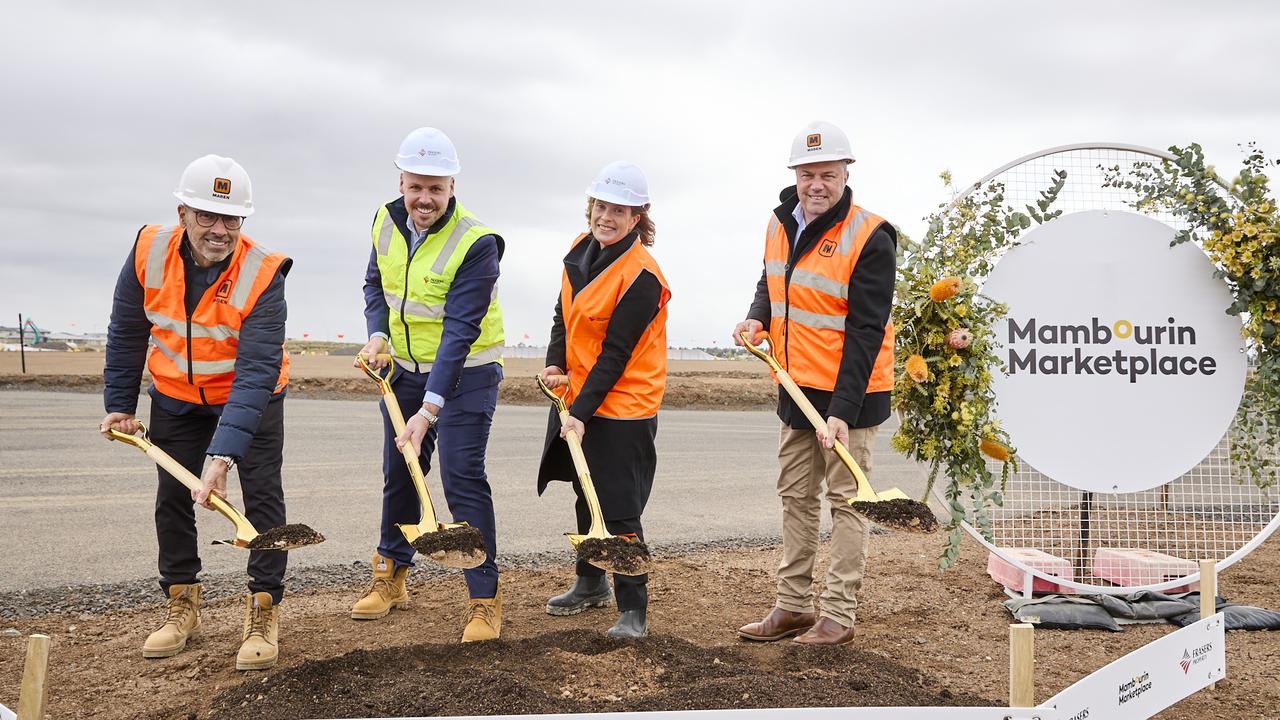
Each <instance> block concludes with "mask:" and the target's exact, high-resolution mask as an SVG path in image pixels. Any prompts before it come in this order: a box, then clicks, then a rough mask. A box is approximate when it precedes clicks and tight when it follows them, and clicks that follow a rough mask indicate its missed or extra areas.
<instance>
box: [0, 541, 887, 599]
mask: <svg viewBox="0 0 1280 720" xmlns="http://www.w3.org/2000/svg"><path fill="white" fill-rule="evenodd" d="M872 532H873V533H875V534H877V535H883V534H889V533H890V532H891V531H890V530H887V529H885V528H881V527H879V526H875V527H873V528H872ZM822 539H823V540H825V539H826V533H824V534H823V538H822ZM781 541H782V540H781V538H780V537H776V536H774V537H758V538H737V539H731V540H717V541H713V542H691V543H676V544H666V545H656V546H653V547H652V550H653V552H654V554H656V555H687V554H690V553H697V552H702V551H707V550H745V549H753V548H762V547H771V546H775V545H778V544H779V543H780V542H781ZM569 559H570V558H569V554H568V553H566V552H543V553H531V554H527V555H504V556H500V557H499V558H498V561H499V566H500V567H503V568H512V569H515V568H520V569H531V570H536V569H542V568H547V567H560V566H563V565H564V563H565V562H566V561H567V560H569ZM455 572H461V571H460V570H450V569H447V568H441V567H439V566H436V565H432V564H430V563H428V562H420V563H419V564H418V566H417V568H416V569H415V570H414V578H415V580H417V581H422V580H428V579H435V578H437V577H441V576H444V575H447V574H450V573H455ZM244 579H245V576H244V575H243V574H240V573H212V574H211V573H202V574H201V578H200V580H201V582H202V583H203V584H204V597H206V598H208V599H209V600H210V601H212V600H217V599H219V598H225V597H235V596H238V595H241V594H243V593H244V591H245V590H244ZM368 579H369V564H368V563H367V562H364V561H357V562H352V563H349V564H333V565H315V566H311V567H304V568H298V569H290V570H289V571H288V573H287V574H286V575H285V585H286V587H287V588H288V589H289V590H290V591H298V590H306V589H313V588H334V587H348V586H351V585H359V584H362V583H365V582H367V581H368ZM162 601H163V597H162V596H161V595H160V590H159V586H158V584H157V582H156V580H155V578H140V579H138V580H130V581H128V582H120V583H105V584H90V585H66V586H57V587H46V588H37V589H33V590H21V591H17V592H3V593H0V618H4V619H6V620H17V619H24V618H33V617H39V616H41V615H49V614H55V613H70V614H80V615H87V616H91V615H97V614H100V613H103V612H106V611H108V610H121V609H129V608H137V607H145V606H148V605H158V604H160V603H161V602H162Z"/></svg>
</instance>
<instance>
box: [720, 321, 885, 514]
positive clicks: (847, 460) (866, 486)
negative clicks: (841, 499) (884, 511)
mask: <svg viewBox="0 0 1280 720" xmlns="http://www.w3.org/2000/svg"><path fill="white" fill-rule="evenodd" d="M761 336H763V338H764V340H765V342H767V343H769V352H765V351H763V350H761V349H760V348H758V347H756V346H755V345H753V344H751V338H750V337H748V336H747V333H746V332H741V333H738V337H740V338H742V342H743V344H744V345H746V347H747V352H750V353H751V354H752V355H755V356H756V357H758V358H760V359H761V360H764V361H765V362H766V363H768V364H769V367H770V368H772V369H773V374H774V375H776V376H777V377H778V384H780V385H782V387H783V388H785V389H786V391H787V395H790V396H791V401H792V402H794V403H795V404H796V407H798V408H800V411H801V412H803V413H804V416H805V417H806V418H808V420H809V424H810V425H812V426H813V429H814V430H815V431H824V432H825V431H826V429H827V421H826V420H824V419H823V418H822V415H821V414H819V413H818V409H817V408H815V407H814V406H813V403H811V402H809V398H807V397H805V395H804V392H803V391H801V390H800V386H799V385H796V381H795V380H792V379H791V375H790V374H789V373H788V372H787V371H786V370H785V369H783V367H782V365H781V364H779V363H778V361H777V359H775V358H774V357H773V338H771V337H769V333H767V332H762V333H760V335H757V336H756V337H761ZM831 447H832V449H833V450H835V452H836V455H838V456H840V461H841V462H843V463H844V465H845V467H847V468H849V472H851V473H853V479H854V480H855V481H856V482H857V484H858V488H857V489H858V499H863V496H864V495H870V496H871V499H874V495H875V491H874V490H872V489H871V483H870V482H869V481H868V480H867V476H866V474H864V473H863V472H862V468H860V467H858V462H857V461H856V460H854V459H853V456H852V455H850V454H849V449H848V448H846V447H845V446H844V445H841V444H840V443H838V442H832V443H831Z"/></svg>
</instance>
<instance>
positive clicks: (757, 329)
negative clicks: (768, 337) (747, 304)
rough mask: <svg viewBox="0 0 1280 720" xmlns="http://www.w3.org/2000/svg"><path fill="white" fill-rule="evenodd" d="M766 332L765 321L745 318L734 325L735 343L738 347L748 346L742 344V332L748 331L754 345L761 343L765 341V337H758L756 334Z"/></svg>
mask: <svg viewBox="0 0 1280 720" xmlns="http://www.w3.org/2000/svg"><path fill="white" fill-rule="evenodd" d="M762 332H764V323H762V322H760V321H759V320H743V321H742V322H740V323H738V324H737V325H734V326H733V344H734V345H737V346H738V347H746V345H743V344H742V333H746V334H747V337H749V338H751V344H752V345H759V344H760V343H762V342H764V338H757V337H756V335H759V334H760V333H762Z"/></svg>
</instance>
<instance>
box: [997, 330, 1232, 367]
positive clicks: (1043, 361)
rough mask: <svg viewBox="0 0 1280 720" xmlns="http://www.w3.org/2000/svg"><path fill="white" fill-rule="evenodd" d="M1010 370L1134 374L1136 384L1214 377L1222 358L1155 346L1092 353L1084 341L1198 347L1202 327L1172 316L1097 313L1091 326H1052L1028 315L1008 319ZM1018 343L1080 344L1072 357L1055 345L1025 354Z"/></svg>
mask: <svg viewBox="0 0 1280 720" xmlns="http://www.w3.org/2000/svg"><path fill="white" fill-rule="evenodd" d="M1007 323H1008V337H1007V341H1008V349H1009V365H1008V367H1009V374H1010V375H1016V374H1017V373H1019V372H1024V373H1031V374H1032V375H1036V374H1039V375H1110V374H1112V373H1115V374H1116V375H1120V376H1124V377H1128V379H1129V382H1130V383H1136V382H1138V378H1139V377H1140V376H1142V375H1157V374H1159V375H1212V374H1214V373H1215V372H1217V369H1218V362H1217V360H1216V359H1214V357H1213V356H1211V355H1195V354H1169V353H1166V352H1163V351H1162V349H1160V348H1156V347H1152V348H1150V350H1149V351H1142V352H1140V353H1134V352H1132V351H1130V352H1126V351H1125V350H1122V349H1117V350H1115V351H1114V352H1088V351H1086V350H1084V349H1082V348H1081V347H1080V346H1081V345H1097V346H1103V345H1109V344H1111V343H1112V342H1114V341H1118V340H1128V339H1130V338H1132V339H1133V341H1134V343H1136V344H1138V345H1195V344H1196V330H1195V328H1194V327H1192V326H1190V325H1178V324H1177V321H1176V320H1175V319H1174V318H1172V317H1171V318H1169V319H1168V323H1167V324H1166V325H1134V324H1133V323H1132V322H1130V321H1128V320H1116V321H1115V322H1113V323H1111V324H1109V325H1108V324H1106V323H1103V322H1102V321H1101V320H1099V319H1098V318H1096V317H1093V318H1090V319H1089V322H1088V323H1087V324H1078V325H1052V324H1043V323H1040V322H1039V321H1038V320H1037V319H1036V318H1028V319H1027V320H1026V321H1025V322H1022V323H1021V324H1019V322H1018V320H1017V319H1015V318H1008V319H1007ZM1016 342H1025V343H1032V344H1039V345H1046V346H1053V345H1074V346H1075V347H1074V350H1073V352H1072V354H1070V355H1063V354H1058V353H1055V352H1053V349H1052V348H1051V347H1050V348H1045V349H1041V348H1035V347H1033V348H1031V349H1029V350H1027V351H1026V352H1024V353H1020V352H1019V351H1018V349H1017V348H1015V347H1013V344H1014V343H1016Z"/></svg>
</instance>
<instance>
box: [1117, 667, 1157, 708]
mask: <svg viewBox="0 0 1280 720" xmlns="http://www.w3.org/2000/svg"><path fill="white" fill-rule="evenodd" d="M1150 689H1151V673H1149V672H1144V673H1142V674H1141V675H1139V676H1137V677H1135V678H1133V679H1132V680H1129V681H1128V682H1124V683H1120V687H1119V688H1117V689H1116V690H1117V692H1118V693H1119V697H1117V698H1116V700H1117V701H1118V702H1119V704H1121V705H1123V704H1125V703H1127V702H1129V701H1130V700H1137V699H1138V697H1140V696H1141V695H1142V693H1144V692H1146V691H1148V690H1150Z"/></svg>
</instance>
